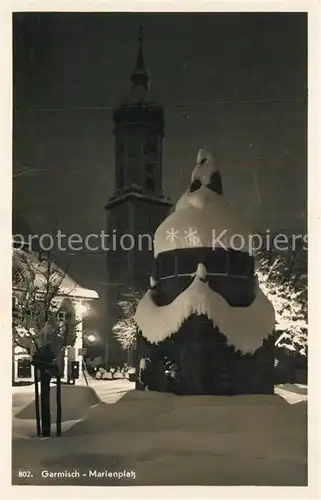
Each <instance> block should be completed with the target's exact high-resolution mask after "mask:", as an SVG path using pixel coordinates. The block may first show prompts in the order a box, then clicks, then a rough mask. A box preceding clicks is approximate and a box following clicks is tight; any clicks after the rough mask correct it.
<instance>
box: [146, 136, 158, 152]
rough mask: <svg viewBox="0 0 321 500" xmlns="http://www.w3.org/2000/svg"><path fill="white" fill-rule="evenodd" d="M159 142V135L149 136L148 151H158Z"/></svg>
mask: <svg viewBox="0 0 321 500" xmlns="http://www.w3.org/2000/svg"><path fill="white" fill-rule="evenodd" d="M157 143H158V140H157V137H148V138H147V140H146V145H145V150H146V152H155V151H157Z"/></svg>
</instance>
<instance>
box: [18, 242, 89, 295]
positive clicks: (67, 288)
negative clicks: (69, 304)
mask: <svg viewBox="0 0 321 500" xmlns="http://www.w3.org/2000/svg"><path fill="white" fill-rule="evenodd" d="M12 258H13V264H14V265H15V266H18V267H19V268H20V269H21V270H22V272H24V275H26V273H28V272H29V273H30V272H32V274H33V275H34V276H33V284H34V286H35V287H37V288H38V289H39V291H41V289H42V288H43V287H45V285H46V273H47V269H48V267H47V266H48V264H47V261H42V260H40V259H39V258H38V254H37V253H36V252H28V251H25V250H19V249H17V248H14V249H13V255H12ZM26 279H27V280H28V279H30V278H28V277H26ZM50 282H51V283H59V292H58V295H60V296H64V295H66V296H68V297H72V298H82V299H86V300H90V299H98V298H99V296H98V293H97V292H96V291H95V290H90V289H88V288H84V287H82V286H80V285H79V284H78V283H77V282H76V281H75V280H74V279H73V278H72V277H71V276H70V275H69V274H68V273H66V272H64V271H63V270H62V269H61V268H60V267H59V266H58V265H57V264H55V263H54V264H52V268H51V270H50ZM22 287H23V283H22Z"/></svg>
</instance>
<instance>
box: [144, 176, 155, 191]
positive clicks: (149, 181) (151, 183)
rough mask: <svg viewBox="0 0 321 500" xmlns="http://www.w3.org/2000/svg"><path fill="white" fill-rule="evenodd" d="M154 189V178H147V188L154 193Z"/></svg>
mask: <svg viewBox="0 0 321 500" xmlns="http://www.w3.org/2000/svg"><path fill="white" fill-rule="evenodd" d="M154 187H155V182H154V179H153V177H147V178H146V188H147V189H148V191H153V189H154Z"/></svg>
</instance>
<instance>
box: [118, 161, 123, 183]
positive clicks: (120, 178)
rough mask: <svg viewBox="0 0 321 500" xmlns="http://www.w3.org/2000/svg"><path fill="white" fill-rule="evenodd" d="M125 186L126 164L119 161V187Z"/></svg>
mask: <svg viewBox="0 0 321 500" xmlns="http://www.w3.org/2000/svg"><path fill="white" fill-rule="evenodd" d="M123 187H124V164H123V163H119V164H118V166H117V188H118V189H122V188H123Z"/></svg>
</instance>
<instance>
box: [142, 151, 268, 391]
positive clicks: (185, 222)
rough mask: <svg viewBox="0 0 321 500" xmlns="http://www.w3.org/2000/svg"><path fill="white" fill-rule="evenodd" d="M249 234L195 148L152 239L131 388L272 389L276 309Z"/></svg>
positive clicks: (205, 157) (207, 156)
mask: <svg viewBox="0 0 321 500" xmlns="http://www.w3.org/2000/svg"><path fill="white" fill-rule="evenodd" d="M249 236H250V233H249V231H248V230H247V229H246V228H245V227H243V226H242V224H240V223H239V222H238V220H237V217H236V215H235V213H234V211H233V209H232V207H231V206H230V204H229V203H228V202H227V201H226V200H225V199H224V197H223V189H222V182H221V176H220V172H219V171H218V170H217V168H216V166H215V164H214V161H213V159H212V156H211V155H210V154H209V153H208V152H207V151H205V150H200V151H199V153H198V156H197V165H196V167H195V169H194V171H193V173H192V179H191V184H190V187H189V189H188V190H187V191H186V192H185V193H184V195H183V196H182V197H181V198H180V199H179V201H178V202H177V204H176V207H175V211H174V212H173V213H172V214H170V215H169V216H168V217H167V218H166V219H165V220H164V221H163V222H162V224H161V225H160V226H159V227H158V229H157V231H156V233H155V238H154V269H153V272H152V276H151V279H150V288H149V289H148V291H147V292H146V294H145V295H144V297H143V298H142V300H141V301H140V303H139V305H138V308H137V312H136V322H137V325H138V329H139V332H138V338H137V351H136V354H137V371H138V379H137V383H136V388H137V389H141V390H144V389H146V388H148V389H149V390H155V391H168V392H173V393H177V394H245V393H265V394H266V393H273V367H274V359H273V338H272V333H273V329H274V321H275V319H274V309H273V306H272V304H271V303H270V302H269V300H268V299H267V298H266V297H265V295H264V294H263V293H262V291H261V290H260V288H259V286H258V282H257V280H256V277H255V260H254V255H253V254H252V251H251V245H250V241H251V240H250V238H249Z"/></svg>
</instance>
